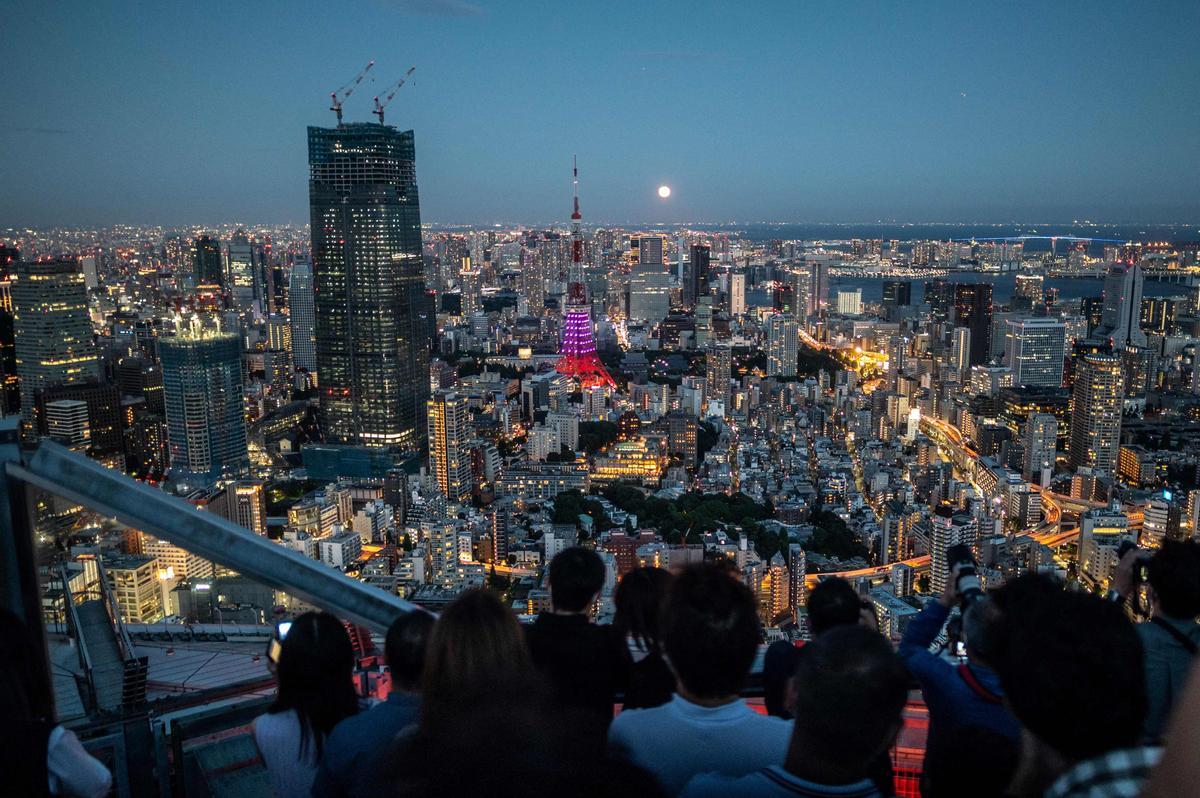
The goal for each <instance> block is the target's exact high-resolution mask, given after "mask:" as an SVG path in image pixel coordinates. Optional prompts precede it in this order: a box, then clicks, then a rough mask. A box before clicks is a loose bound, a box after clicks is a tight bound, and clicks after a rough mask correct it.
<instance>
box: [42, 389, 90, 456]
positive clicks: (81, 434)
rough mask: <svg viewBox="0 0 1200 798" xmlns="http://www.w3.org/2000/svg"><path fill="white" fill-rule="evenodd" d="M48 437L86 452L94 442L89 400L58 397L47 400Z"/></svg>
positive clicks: (78, 450)
mask: <svg viewBox="0 0 1200 798" xmlns="http://www.w3.org/2000/svg"><path fill="white" fill-rule="evenodd" d="M44 412H45V418H46V437H48V438H50V439H52V440H55V441H58V442H59V443H61V444H62V445H63V446H66V447H67V448H68V449H73V450H74V451H77V452H85V451H87V448H88V447H89V446H90V445H91V443H92V434H91V430H90V429H89V427H88V407H87V402H83V401H80V400H79V399H56V400H55V401H53V402H46V406H45V410H44Z"/></svg>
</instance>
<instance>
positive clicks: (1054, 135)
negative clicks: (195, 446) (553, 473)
mask: <svg viewBox="0 0 1200 798" xmlns="http://www.w3.org/2000/svg"><path fill="white" fill-rule="evenodd" d="M692 11H693V8H691V7H689V14H687V15H683V14H681V13H679V12H680V7H679V6H678V4H671V3H658V4H653V5H649V6H641V5H639V6H638V7H637V13H636V14H632V13H626V14H621V13H618V14H616V15H612V14H609V13H608V12H606V11H601V10H599V9H587V8H584V9H579V10H577V11H576V12H575V13H574V14H573V15H566V14H560V13H553V11H552V10H551V9H550V8H548V7H543V6H540V5H538V4H521V5H516V4H505V3H498V2H481V3H478V4H472V3H466V2H434V1H432V0H421V2H415V1H410V2H396V3H390V4H384V3H379V4H374V5H367V6H363V7H361V8H352V9H348V10H346V11H344V12H339V14H338V15H337V16H335V17H333V18H325V17H322V16H320V12H319V11H317V10H315V9H314V10H312V12H311V13H308V14H306V13H304V12H303V11H301V12H300V13H296V14H294V15H289V18H287V19H284V18H280V15H278V14H276V13H273V12H272V11H271V10H270V9H259V10H251V9H240V8H238V9H234V8H229V9H225V10H223V11H221V12H220V13H213V12H212V11H209V10H200V9H191V10H172V9H163V10H158V11H155V12H151V13H148V14H143V15H141V16H140V17H139V18H138V19H137V23H138V24H132V23H133V21H134V20H133V19H132V17H130V16H129V15H128V14H127V12H126V11H125V10H124V9H123V8H122V7H120V6H113V7H107V8H104V9H98V8H90V7H84V6H70V5H64V6H56V7H54V8H41V9H39V8H26V9H21V10H20V11H19V12H18V13H17V14H15V15H14V16H13V19H12V20H11V22H10V27H9V31H8V37H7V38H8V39H9V41H8V48H9V51H10V53H11V65H12V67H13V74H12V75H11V79H10V80H9V81H6V85H5V87H4V88H2V89H0V92H3V93H2V94H0V97H2V98H3V99H4V101H5V104H6V107H12V108H18V109H20V116H19V119H16V121H13V122H9V123H6V124H5V125H3V126H0V140H3V141H4V142H5V146H6V148H7V149H8V150H9V151H10V152H12V153H13V154H15V155H17V156H19V157H16V158H13V159H10V162H9V164H8V170H7V172H8V174H7V175H6V183H7V186H8V191H7V192H6V193H5V197H4V199H0V219H5V220H8V222H9V223H10V224H14V225H31V226H49V225H61V224H69V225H104V224H111V223H117V222H144V223H155V224H176V225H182V224H187V223H190V222H193V221H195V222H200V223H207V222H211V221H213V220H216V219H224V218H252V219H261V220H262V221H263V222H264V223H281V222H288V221H291V222H298V221H300V220H302V219H303V218H304V207H305V203H304V190H305V186H304V184H303V181H302V180H299V179H297V177H296V175H297V174H298V171H297V168H298V167H300V168H302V166H303V163H304V161H303V158H304V145H305V142H304V139H303V136H302V135H299V134H297V132H296V131H299V130H301V129H302V128H303V127H304V126H306V125H312V124H315V125H326V124H330V123H332V121H333V119H332V113H331V112H330V111H329V110H327V107H328V103H329V100H328V94H329V92H330V91H331V90H332V89H335V88H337V87H338V86H339V85H340V84H342V83H343V82H344V81H346V80H347V79H348V78H350V77H351V76H352V75H353V74H354V73H355V72H356V71H357V70H359V69H361V68H362V66H363V65H364V64H365V63H366V62H367V61H368V60H369V59H372V58H374V59H375V60H376V67H375V69H374V71H373V73H372V74H371V76H369V78H368V80H367V81H366V82H364V84H363V85H362V86H361V87H360V88H359V90H358V91H357V93H356V94H355V96H353V97H352V98H351V99H350V100H349V101H347V103H346V118H347V121H370V120H371V119H372V117H371V115H370V107H371V97H372V94H373V93H378V92H380V91H381V90H382V89H383V88H385V87H386V86H387V84H388V83H389V82H391V81H392V80H394V79H396V78H398V77H400V76H401V75H403V73H404V71H405V70H407V69H408V67H409V66H411V65H412V64H414V63H415V64H416V65H417V67H418V70H417V72H416V73H415V75H414V76H413V79H412V80H411V81H410V83H409V85H406V86H405V87H404V88H403V89H402V91H401V92H400V93H399V94H398V95H397V97H396V100H395V101H394V102H393V103H392V105H391V106H390V108H389V113H388V121H389V122H391V123H392V124H395V125H396V126H397V127H398V128H400V129H409V128H412V129H415V130H416V131H417V132H418V133H417V139H418V140H417V146H418V147H419V148H420V149H421V151H422V153H424V155H423V159H422V170H421V174H420V175H419V179H420V180H421V182H423V183H426V184H428V185H433V186H437V187H438V188H437V190H436V191H435V192H434V193H433V194H428V192H427V196H426V197H425V198H424V200H425V201H424V204H425V205H426V217H427V219H429V220H430V221H432V222H435V223H439V224H452V223H464V224H465V223H475V224H484V223H488V224H490V223H513V222H516V221H529V222H544V221H552V220H559V219H561V216H562V214H561V211H560V210H559V209H560V208H561V207H562V206H563V198H564V197H565V196H566V194H567V192H568V191H569V190H570V185H569V183H568V182H567V181H566V180H565V179H563V175H562V164H563V163H565V162H566V160H567V159H569V158H570V157H571V155H572V154H574V153H578V154H579V156H580V163H581V181H582V184H583V187H584V190H585V191H586V193H587V194H588V196H589V208H590V209H591V210H590V212H589V219H590V220H592V222H593V223H596V224H613V223H634V222H636V223H656V222H658V223H679V222H689V221H690V222H693V223H701V222H709V223H718V222H730V221H736V222H747V221H753V220H762V221H793V222H808V221H812V222H816V221H841V220H845V221H859V220H862V221H868V220H876V219H898V220H905V221H920V220H924V219H951V220H987V221H1003V220H1013V219H1017V220H1021V221H1035V220H1043V221H1044V220H1047V219H1052V220H1053V219H1058V220H1062V221H1068V220H1072V219H1089V218H1090V219H1096V220H1102V221H1112V222H1154V221H1158V222H1186V221H1187V220H1188V219H1189V218H1196V217H1197V216H1200V204H1198V201H1197V199H1196V198H1195V193H1194V192H1193V191H1192V190H1191V187H1192V186H1194V185H1195V184H1196V178H1197V177H1198V176H1200V175H1198V174H1197V166H1196V164H1197V163H1200V159H1197V158H1196V157H1195V155H1196V143H1195V141H1194V140H1193V139H1192V137H1191V136H1189V135H1188V133H1187V131H1188V130H1191V129H1194V128H1195V123H1196V122H1197V121H1200V107H1198V106H1197V104H1196V102H1195V101H1194V99H1192V98H1193V96H1194V95H1193V93H1191V92H1188V91H1186V90H1183V87H1186V86H1189V85H1194V82H1195V79H1196V77H1197V74H1198V66H1200V65H1198V62H1197V59H1196V58H1195V56H1194V55H1192V54H1191V50H1190V48H1189V47H1188V46H1187V42H1186V39H1185V36H1186V31H1187V30H1190V29H1194V27H1195V25H1194V22H1197V21H1200V19H1197V16H1198V15H1200V9H1197V8H1196V7H1195V6H1194V5H1191V4H1184V3H1166V4H1158V5H1156V6H1154V7H1152V8H1149V9H1133V8H1127V7H1119V6H1115V5H1113V6H1109V7H1107V8H1105V9H1100V10H1098V11H1097V12H1096V13H1094V14H1091V15H1087V16H1080V15H1074V14H1072V13H1071V12H1070V11H1069V10H1068V9H1041V8H1031V9H1027V10H1026V12H1024V13H1023V14H1021V15H1017V16H1016V17H1014V15H1012V14H1009V13H1008V12H1006V11H1001V10H991V9H986V10H985V9H972V10H970V11H969V12H962V11H961V10H960V9H958V8H957V7H955V8H953V10H951V7H950V6H948V5H945V4H930V5H928V6H925V7H922V8H918V9H913V8H905V9H903V10H891V9H878V8H873V9H869V8H866V7H863V6H855V7H851V8H841V7H839V8H837V9H814V8H812V7H803V8H800V7H792V6H778V7H773V8H771V9H770V10H769V12H762V13H760V12H755V11H750V10H743V9H735V10H731V9H729V8H727V7H724V6H721V5H719V4H713V5H702V6H700V7H698V8H695V9H694V12H695V13H691V12H692ZM601 15H603V16H601ZM293 16H294V17H295V19H291V18H290V17H293ZM142 17H144V18H142ZM314 19H320V20H321V23H322V24H319V25H313V24H308V23H309V22H310V21H311V20H314ZM716 30H719V31H720V35H714V31H716ZM1066 30H1069V31H1070V34H1069V35H1068V34H1066V33H1064V31H1066ZM48 31H54V32H55V37H56V39H55V41H54V42H53V43H51V42H49V41H48V40H47V39H46V36H47V32H48ZM397 32H402V35H401V36H400V37H399V38H400V42H401V43H400V44H397V36H396V34H397ZM648 32H649V33H651V34H653V33H655V32H657V33H658V35H649V36H647V35H646V34H647V33H648ZM97 34H102V35H97ZM264 34H266V36H265V37H264ZM1112 41H1119V42H1120V43H1121V45H1122V47H1121V48H1120V49H1119V50H1118V51H1117V52H1116V53H1114V52H1113V50H1112V49H1111V48H1110V47H1108V46H1106V43H1107V42H1112ZM50 46H53V47H54V49H55V50H56V51H58V52H60V53H61V54H62V55H61V57H59V58H55V59H48V60H47V59H39V58H33V57H32V54H33V53H34V52H37V51H38V48H45V47H50ZM218 52H220V53H224V54H225V55H223V56H222V57H220V58H215V57H214V58H205V57H204V56H205V54H207V53H213V54H215V53H218ZM1120 52H1129V53H1135V52H1136V53H1137V54H1138V56H1137V58H1122V57H1120V56H1119V53H1120ZM314 54H316V56H315V57H314ZM27 56H28V57H27ZM767 76H769V79H767ZM372 81H373V82H372ZM618 109H619V112H617V111H618ZM64 110H65V111H67V112H68V113H66V114H64V113H63V111H64ZM260 122H261V123H260ZM85 131H86V135H85ZM1150 141H1153V142H1154V146H1153V147H1149V146H1146V145H1147V143H1148V142H1150ZM98 151H103V152H107V153H108V154H109V157H105V158H97V157H95V156H96V153H97V152H98ZM64 164H70V165H71V168H69V169H64V168H63V165H64ZM181 164H198V165H199V166H197V167H196V168H190V167H188V168H181V166H180V165H181ZM660 185H669V186H671V187H672V189H673V192H672V194H671V197H670V198H669V199H665V200H664V199H660V198H659V196H658V194H657V187H658V186H660Z"/></svg>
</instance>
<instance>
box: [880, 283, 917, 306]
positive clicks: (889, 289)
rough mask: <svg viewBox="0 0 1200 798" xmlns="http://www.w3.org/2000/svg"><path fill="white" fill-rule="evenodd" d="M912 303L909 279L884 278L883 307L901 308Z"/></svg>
mask: <svg viewBox="0 0 1200 798" xmlns="http://www.w3.org/2000/svg"><path fill="white" fill-rule="evenodd" d="M911 304H912V281H911V280H884V281H883V306H884V307H885V308H902V307H907V306H909V305H911Z"/></svg>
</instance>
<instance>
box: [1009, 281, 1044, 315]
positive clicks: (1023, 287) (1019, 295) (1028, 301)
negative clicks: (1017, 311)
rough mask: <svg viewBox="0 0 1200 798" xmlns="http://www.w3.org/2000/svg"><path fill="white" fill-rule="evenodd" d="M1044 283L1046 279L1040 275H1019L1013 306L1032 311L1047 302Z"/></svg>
mask: <svg viewBox="0 0 1200 798" xmlns="http://www.w3.org/2000/svg"><path fill="white" fill-rule="evenodd" d="M1043 282H1044V278H1043V277H1042V275H1040V274H1018V275H1017V277H1016V287H1015V288H1014V289H1013V306H1014V307H1019V308H1021V309H1023V310H1032V309H1033V308H1035V307H1037V306H1038V305H1041V304H1042V303H1043V302H1045V301H1046V300H1045V291H1044V289H1043V287H1042V286H1043Z"/></svg>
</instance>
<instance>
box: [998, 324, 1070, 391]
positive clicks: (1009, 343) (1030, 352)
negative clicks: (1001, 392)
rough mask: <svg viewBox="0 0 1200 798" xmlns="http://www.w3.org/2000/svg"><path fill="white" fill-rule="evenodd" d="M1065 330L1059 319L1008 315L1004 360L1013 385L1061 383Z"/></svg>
mask: <svg viewBox="0 0 1200 798" xmlns="http://www.w3.org/2000/svg"><path fill="white" fill-rule="evenodd" d="M1066 334H1067V328H1066V325H1064V324H1063V323H1062V322H1061V321H1059V320H1058V319H1051V318H1036V319H1015V320H1014V319H1010V320H1009V321H1008V323H1007V334H1006V336H1005V346H1004V362H1005V364H1006V365H1007V366H1008V367H1009V368H1010V369H1012V373H1013V385H1015V386H1017V387H1020V386H1023V385H1046V386H1049V387H1052V388H1057V387H1059V386H1060V385H1062V380H1063V357H1064V349H1065V347H1066Z"/></svg>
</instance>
